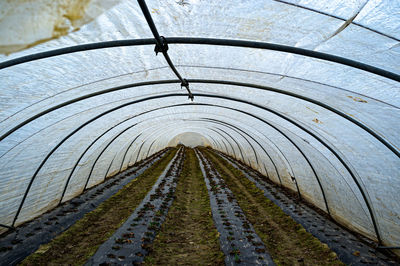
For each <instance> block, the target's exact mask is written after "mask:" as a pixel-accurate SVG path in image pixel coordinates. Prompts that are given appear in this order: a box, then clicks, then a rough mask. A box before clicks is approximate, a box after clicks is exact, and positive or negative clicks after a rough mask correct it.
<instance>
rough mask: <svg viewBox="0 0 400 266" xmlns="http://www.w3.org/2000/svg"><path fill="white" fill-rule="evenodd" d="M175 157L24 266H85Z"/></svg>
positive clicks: (149, 171) (168, 156)
mask: <svg viewBox="0 0 400 266" xmlns="http://www.w3.org/2000/svg"><path fill="white" fill-rule="evenodd" d="M175 153H176V149H171V150H169V151H168V152H167V154H166V155H165V156H164V157H163V158H162V159H161V160H159V161H158V162H157V163H156V164H154V165H152V166H151V167H150V168H148V169H147V170H146V171H145V172H144V173H143V174H142V175H140V176H139V177H138V178H136V179H134V180H133V181H132V182H130V183H129V184H127V185H126V186H125V187H124V188H122V189H121V190H120V191H118V192H117V193H116V194H115V195H114V196H112V197H111V198H109V199H108V200H106V201H104V202H103V203H102V204H101V205H100V206H99V207H98V208H96V209H95V210H93V211H92V212H90V213H87V214H86V215H85V216H84V217H83V218H82V219H81V220H79V221H78V222H76V223H75V224H74V225H73V226H71V227H70V228H69V229H68V230H67V231H65V232H64V233H62V234H61V235H59V236H58V237H56V238H55V239H54V240H53V241H51V242H50V243H48V244H46V245H42V246H41V247H40V248H39V249H38V250H37V251H36V252H35V253H33V254H32V255H30V256H29V257H27V258H26V259H25V260H24V261H23V262H22V264H23V265H82V264H84V263H85V262H86V261H87V260H88V259H89V258H90V257H91V256H93V254H94V252H95V251H96V249H97V247H98V246H99V245H101V244H102V243H103V242H104V241H105V240H107V239H108V238H109V237H110V236H111V235H112V234H113V233H114V231H115V230H116V229H118V228H119V227H120V226H121V225H122V224H123V223H124V221H125V220H126V219H127V218H128V217H129V215H131V214H132V212H133V211H134V210H135V208H136V207H137V206H138V205H139V204H140V202H141V201H142V200H143V198H144V197H145V196H146V194H147V193H148V191H149V190H150V189H151V187H152V186H153V185H154V183H155V182H156V180H157V178H158V177H159V176H160V174H161V173H162V171H163V170H164V169H165V167H166V166H167V164H168V163H169V162H170V161H171V159H172V158H173V157H174V155H175Z"/></svg>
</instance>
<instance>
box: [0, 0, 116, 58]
mask: <svg viewBox="0 0 400 266" xmlns="http://www.w3.org/2000/svg"><path fill="white" fill-rule="evenodd" d="M119 2H121V0H111V1H110V0H83V1H82V0H53V1H46V0H36V1H25V0H13V1H2V3H1V4H0V9H3V12H0V53H3V54H9V53H12V52H16V51H19V50H22V49H26V48H29V47H32V46H36V45H38V44H41V43H43V42H47V41H49V40H52V39H57V38H59V37H60V36H63V35H67V34H69V33H71V32H73V31H77V30H79V29H80V27H81V26H83V25H85V24H87V23H88V22H90V21H92V20H93V19H95V18H96V17H97V16H99V15H100V14H102V13H103V12H104V11H105V10H107V9H109V8H111V7H112V6H114V5H116V4H117V3H119Z"/></svg>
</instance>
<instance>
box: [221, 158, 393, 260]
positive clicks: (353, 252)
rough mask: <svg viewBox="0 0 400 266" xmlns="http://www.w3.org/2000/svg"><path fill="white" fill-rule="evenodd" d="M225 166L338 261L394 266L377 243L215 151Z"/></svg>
mask: <svg viewBox="0 0 400 266" xmlns="http://www.w3.org/2000/svg"><path fill="white" fill-rule="evenodd" d="M217 153H218V154H219V155H220V156H221V157H222V158H224V159H225V160H226V161H227V163H229V164H231V165H232V166H234V167H235V168H236V169H238V170H240V171H241V172H242V173H243V174H244V175H245V176H246V177H247V178H248V179H249V180H250V181H251V182H253V183H254V184H255V185H256V186H257V187H258V188H259V189H261V190H262V191H263V192H264V196H266V197H267V198H268V199H270V200H271V201H272V202H274V203H275V204H276V205H278V206H279V207H280V208H281V209H282V210H283V211H284V212H285V213H286V214H288V215H290V216H291V217H292V218H293V219H294V220H295V221H296V222H298V223H300V224H301V225H302V226H303V227H304V228H305V229H306V230H307V232H310V233H311V234H312V235H313V236H315V237H317V238H318V239H319V240H321V241H322V242H323V243H326V244H327V245H328V246H329V247H330V248H331V249H332V250H333V251H334V252H336V253H337V255H338V257H339V259H340V260H341V261H342V262H344V263H345V264H350V265H368V264H379V265H397V264H399V261H398V262H397V264H396V260H398V259H396V258H395V257H394V256H391V255H389V254H387V255H386V254H384V253H382V252H381V251H379V250H377V249H376V248H375V246H376V244H375V243H374V242H372V241H371V240H368V239H366V238H365V237H363V236H361V235H359V234H356V233H353V232H351V231H349V230H347V229H346V228H344V227H342V226H340V225H339V224H337V223H335V222H334V221H332V220H331V219H330V218H329V216H328V215H326V214H325V213H322V212H321V210H319V209H316V207H314V206H312V205H311V204H309V203H306V202H304V201H299V200H298V199H297V198H296V197H295V196H293V193H290V192H289V191H286V190H283V189H282V188H280V187H278V186H277V185H276V184H274V183H272V181H270V180H269V179H267V177H265V176H263V175H262V174H260V173H258V172H257V171H255V170H254V169H252V168H250V167H248V166H246V165H243V164H242V163H240V162H238V161H236V160H235V159H233V158H231V157H229V156H227V155H225V154H222V153H220V152H217Z"/></svg>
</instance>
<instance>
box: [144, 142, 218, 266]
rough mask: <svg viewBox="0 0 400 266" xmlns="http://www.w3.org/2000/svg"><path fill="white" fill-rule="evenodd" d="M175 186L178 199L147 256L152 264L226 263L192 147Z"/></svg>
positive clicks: (147, 261) (146, 260)
mask: <svg viewBox="0 0 400 266" xmlns="http://www.w3.org/2000/svg"><path fill="white" fill-rule="evenodd" d="M186 158H187V159H186V160H185V163H184V167H183V171H182V174H181V176H180V178H179V181H178V185H177V188H176V192H175V196H176V200H175V201H174V203H173V204H172V206H171V209H170V211H169V212H168V215H167V219H166V220H165V222H164V224H163V225H162V227H161V231H160V232H159V234H158V236H157V237H156V239H155V241H154V242H153V246H152V251H151V252H150V254H149V255H148V256H147V257H146V258H145V262H146V264H149V265H224V255H223V253H222V252H221V250H220V247H219V238H218V233H217V230H216V229H215V226H214V224H213V220H212V216H211V208H210V201H209V197H208V192H207V188H206V186H205V183H204V178H203V175H202V173H201V170H200V167H199V162H198V160H197V158H196V156H195V153H194V151H193V149H187V153H186Z"/></svg>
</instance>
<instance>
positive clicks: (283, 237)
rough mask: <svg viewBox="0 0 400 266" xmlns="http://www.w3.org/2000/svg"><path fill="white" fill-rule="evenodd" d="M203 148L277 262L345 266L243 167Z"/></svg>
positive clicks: (283, 263)
mask: <svg viewBox="0 0 400 266" xmlns="http://www.w3.org/2000/svg"><path fill="white" fill-rule="evenodd" d="M202 151H203V153H204V154H205V155H206V156H207V157H208V158H209V159H210V160H211V162H212V163H213V165H214V167H215V168H216V169H217V171H218V172H219V173H220V174H221V176H222V178H223V179H224V180H225V182H226V184H227V185H228V187H229V188H230V189H231V191H232V192H233V193H234V195H235V197H236V200H237V202H238V203H239V206H240V207H241V208H242V210H243V212H244V213H245V215H246V218H247V219H248V220H249V222H251V224H252V225H253V227H254V229H255V231H256V233H257V234H258V235H259V236H260V238H261V239H262V241H263V242H264V244H265V245H266V247H267V249H268V252H269V253H270V255H271V257H272V258H273V260H274V261H275V263H276V264H277V265H299V264H303V263H304V264H305V265H344V264H343V263H342V262H341V261H339V259H338V258H337V255H336V253H334V252H333V251H332V250H331V249H329V247H328V246H327V245H326V244H324V243H322V242H321V241H319V240H318V239H317V238H315V237H314V236H313V235H312V234H310V233H308V232H307V231H306V230H305V229H304V228H303V227H302V226H301V225H300V224H298V223H297V222H295V221H294V220H293V219H292V218H291V217H290V216H289V215H287V214H285V213H284V212H283V211H282V210H281V209H280V208H279V207H278V206H277V205H275V204H274V203H273V202H272V201H270V200H269V199H268V198H266V197H265V196H264V193H263V191H262V190H261V189H259V188H257V187H256V185H255V184H254V183H253V182H251V181H250V180H249V179H248V178H246V176H245V175H244V174H243V173H242V172H241V171H240V170H238V169H236V168H235V167H233V166H232V165H231V164H229V163H227V162H226V161H225V160H224V159H223V158H221V157H220V156H219V155H217V154H216V153H214V152H210V151H207V150H205V149H202Z"/></svg>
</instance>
